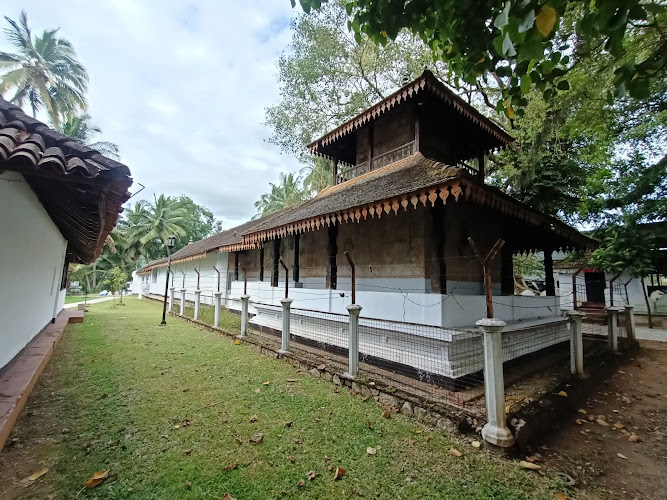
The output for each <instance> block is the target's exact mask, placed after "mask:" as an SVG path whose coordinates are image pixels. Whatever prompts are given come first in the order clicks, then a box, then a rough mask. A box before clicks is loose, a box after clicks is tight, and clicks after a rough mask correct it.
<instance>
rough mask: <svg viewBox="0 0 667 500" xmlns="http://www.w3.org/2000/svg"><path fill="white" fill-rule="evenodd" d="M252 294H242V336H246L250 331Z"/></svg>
mask: <svg viewBox="0 0 667 500" xmlns="http://www.w3.org/2000/svg"><path fill="white" fill-rule="evenodd" d="M249 299H250V295H248V294H245V293H244V294H243V295H241V337H245V336H246V335H247V333H248V300H249Z"/></svg>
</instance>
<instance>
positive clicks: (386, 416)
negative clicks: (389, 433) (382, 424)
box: [382, 410, 391, 418]
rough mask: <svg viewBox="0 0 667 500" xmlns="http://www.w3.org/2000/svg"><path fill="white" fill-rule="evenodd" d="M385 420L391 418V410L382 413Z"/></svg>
mask: <svg viewBox="0 0 667 500" xmlns="http://www.w3.org/2000/svg"><path fill="white" fill-rule="evenodd" d="M382 416H383V417H384V418H391V410H385V411H383V412H382Z"/></svg>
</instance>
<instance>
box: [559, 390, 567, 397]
mask: <svg viewBox="0 0 667 500" xmlns="http://www.w3.org/2000/svg"><path fill="white" fill-rule="evenodd" d="M558 395H559V396H563V397H564V398H566V397H567V392H565V391H560V392H559V393H558Z"/></svg>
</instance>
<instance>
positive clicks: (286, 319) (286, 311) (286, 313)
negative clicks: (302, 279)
mask: <svg viewBox="0 0 667 500" xmlns="http://www.w3.org/2000/svg"><path fill="white" fill-rule="evenodd" d="M280 303H281V304H282V305H283V332H282V342H281V344H282V345H281V347H280V350H279V351H278V352H279V353H280V354H286V353H288V352H289V335H290V324H289V323H290V305H291V304H292V299H289V298H287V297H286V298H284V299H280Z"/></svg>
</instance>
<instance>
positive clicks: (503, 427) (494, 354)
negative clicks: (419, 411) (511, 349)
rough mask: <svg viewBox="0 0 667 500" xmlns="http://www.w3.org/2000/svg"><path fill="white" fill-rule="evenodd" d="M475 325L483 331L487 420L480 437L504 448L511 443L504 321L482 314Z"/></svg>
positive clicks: (512, 437) (512, 439) (512, 441)
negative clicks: (506, 401) (506, 397)
mask: <svg viewBox="0 0 667 500" xmlns="http://www.w3.org/2000/svg"><path fill="white" fill-rule="evenodd" d="M476 325H477V326H479V327H480V328H481V329H482V331H483V332H484V394H485V396H486V416H487V419H488V422H487V423H486V425H484V427H483V428H482V437H483V438H484V440H485V441H487V442H489V443H491V444H493V445H496V446H501V447H503V448H508V447H510V446H512V445H513V444H514V436H513V435H512V432H511V431H510V430H509V428H508V427H507V422H506V418H505V384H504V379H503V344H502V331H503V328H504V327H505V322H504V321H501V320H499V319H495V318H485V319H480V320H479V321H478V322H477V323H476Z"/></svg>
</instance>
